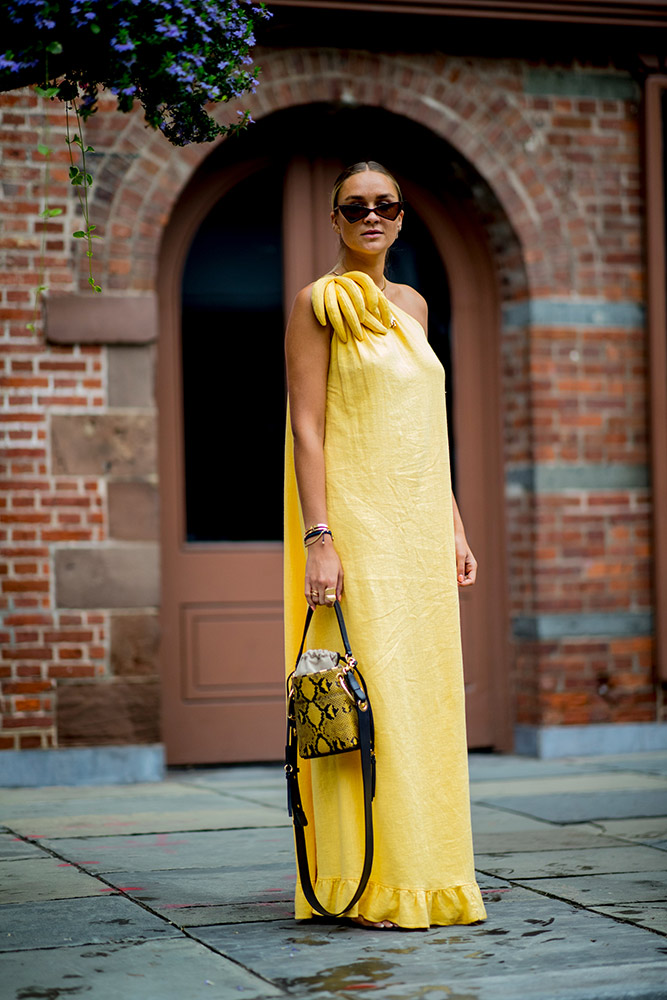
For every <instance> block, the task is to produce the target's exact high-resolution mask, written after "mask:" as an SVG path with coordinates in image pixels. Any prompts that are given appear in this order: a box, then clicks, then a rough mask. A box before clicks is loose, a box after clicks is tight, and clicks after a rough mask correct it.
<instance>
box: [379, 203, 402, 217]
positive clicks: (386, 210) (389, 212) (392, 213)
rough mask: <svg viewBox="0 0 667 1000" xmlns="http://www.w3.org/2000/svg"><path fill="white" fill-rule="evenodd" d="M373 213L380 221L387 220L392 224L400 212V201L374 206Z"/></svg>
mask: <svg viewBox="0 0 667 1000" xmlns="http://www.w3.org/2000/svg"><path fill="white" fill-rule="evenodd" d="M375 211H376V212H377V214H378V215H379V216H380V218H382V219H389V220H390V221H391V222H393V221H394V220H395V219H397V218H398V213H399V212H400V211H401V203H400V201H390V202H385V203H384V204H382V205H376V207H375Z"/></svg>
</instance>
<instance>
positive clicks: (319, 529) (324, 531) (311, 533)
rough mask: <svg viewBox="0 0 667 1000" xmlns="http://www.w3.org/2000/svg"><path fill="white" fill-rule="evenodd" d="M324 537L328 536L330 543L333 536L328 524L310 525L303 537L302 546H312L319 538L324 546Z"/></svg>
mask: <svg viewBox="0 0 667 1000" xmlns="http://www.w3.org/2000/svg"><path fill="white" fill-rule="evenodd" d="M325 535H329V537H330V538H331V541H333V534H332V531H331V528H330V527H329V525H328V524H312V525H311V526H310V528H308V530H307V531H306V533H305V535H304V536H303V544H304V545H305V546H306V547H308V546H309V545H313V544H314V543H315V542H316V541H317V539H318V538H319V539H321V541H322V544H323V545H324V536H325Z"/></svg>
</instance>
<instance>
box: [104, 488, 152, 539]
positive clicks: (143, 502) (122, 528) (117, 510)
mask: <svg viewBox="0 0 667 1000" xmlns="http://www.w3.org/2000/svg"><path fill="white" fill-rule="evenodd" d="M107 498H108V504H109V535H110V537H111V538H119V539H122V540H124V541H128V542H153V541H157V539H158V534H159V522H158V500H159V495H158V490H157V487H156V486H155V485H154V484H153V483H148V482H146V481H145V480H144V481H141V482H136V481H135V482H110V483H109V486H108V490H107Z"/></svg>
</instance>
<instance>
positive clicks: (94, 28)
mask: <svg viewBox="0 0 667 1000" xmlns="http://www.w3.org/2000/svg"><path fill="white" fill-rule="evenodd" d="M90 30H91V31H92V33H93V34H94V35H99V33H100V31H101V30H102V29H101V28H100V26H99V24H91V26H90Z"/></svg>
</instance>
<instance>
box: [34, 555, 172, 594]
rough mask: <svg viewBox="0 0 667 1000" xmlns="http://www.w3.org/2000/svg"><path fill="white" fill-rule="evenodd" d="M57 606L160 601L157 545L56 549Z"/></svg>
mask: <svg viewBox="0 0 667 1000" xmlns="http://www.w3.org/2000/svg"><path fill="white" fill-rule="evenodd" d="M54 563H55V580H56V606H57V607H59V608H143V607H155V606H156V605H157V604H158V603H159V590H160V578H159V551H158V547H157V545H132V546H128V547H127V548H120V547H118V548H97V549H93V548H85V549H84V548H81V549H56V551H55V554H54Z"/></svg>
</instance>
